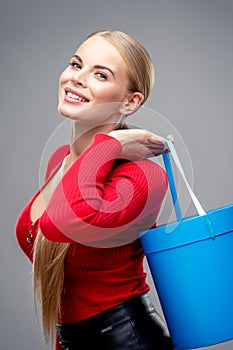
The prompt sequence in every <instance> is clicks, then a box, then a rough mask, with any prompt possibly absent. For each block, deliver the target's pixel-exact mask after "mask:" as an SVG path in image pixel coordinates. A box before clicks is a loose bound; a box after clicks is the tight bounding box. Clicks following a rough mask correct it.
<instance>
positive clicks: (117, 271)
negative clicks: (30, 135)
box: [16, 134, 167, 349]
mask: <svg viewBox="0 0 233 350" xmlns="http://www.w3.org/2000/svg"><path fill="white" fill-rule="evenodd" d="M68 153H69V146H62V147H61V148H59V149H57V150H56V151H55V152H54V153H53V154H52V156H51V157H50V159H49V162H48V167H47V174H46V178H45V184H44V185H43V187H42V189H43V188H44V186H45V185H46V184H47V183H48V181H49V180H50V179H51V178H52V177H53V175H54V174H55V173H56V171H57V170H58V169H59V168H60V166H61V163H62V161H63V159H64V157H65V156H66V155H67V154H68ZM120 156H121V144H120V142H118V141H117V140H116V139H115V138H113V137H110V136H108V135H104V134H98V135H96V136H95V138H94V141H93V143H92V144H91V145H90V146H89V147H88V149H87V150H86V151H85V152H84V153H83V154H82V155H81V156H80V157H79V158H78V159H77V160H76V161H75V162H74V163H73V165H72V166H71V167H70V168H69V169H68V171H67V172H66V173H65V174H64V176H63V177H62V178H61V180H60V181H59V183H58V185H57V186H56V188H55V190H54V192H53V193H52V196H51V198H50V200H49V203H48V205H47V207H46V210H45V211H44V213H43V214H42V216H41V217H40V219H39V220H37V221H36V222H35V223H32V221H31V217H30V210H31V205H32V203H33V200H34V199H35V198H36V196H37V195H38V194H39V193H40V191H41V190H42V189H40V190H39V191H38V192H37V193H36V195H35V196H34V197H33V198H32V199H31V200H30V202H29V203H28V204H27V205H26V207H25V208H24V209H23V211H22V212H21V214H20V216H19V218H18V220H17V223H16V235H17V239H18V242H19V244H20V246H21V248H22V249H23V251H24V252H25V254H26V255H27V256H28V257H29V259H30V260H32V248H33V242H34V239H35V235H36V232H37V231H38V227H39V226H40V228H41V230H42V233H43V235H44V236H45V237H46V238H47V239H48V240H51V241H55V242H70V243H71V245H70V248H69V251H68V253H67V257H66V261H65V278H64V288H63V293H62V296H61V317H60V320H59V322H60V323H72V322H78V321H80V320H83V319H85V318H88V317H90V316H93V315H95V314H97V313H99V312H102V311H104V310H106V309H108V308H111V307H113V306H115V305H117V304H119V303H122V302H124V301H125V300H127V299H129V298H131V297H134V296H137V295H140V294H142V293H145V292H147V291H148V290H149V286H148V285H147V284H146V281H145V279H146V274H145V273H144V271H143V257H144V254H143V252H142V249H141V246H140V242H139V240H138V239H137V234H138V233H139V232H141V231H144V230H147V229H148V228H150V227H152V226H154V225H155V220H156V218H157V215H158V212H159V210H160V207H161V203H162V200H163V198H164V196H165V193H166V190H167V176H166V174H165V172H164V170H163V169H162V168H161V167H160V166H159V165H157V164H155V163H154V162H152V161H150V160H141V161H137V162H129V161H124V160H122V159H120ZM33 224H34V226H33ZM32 226H33V227H32ZM31 227H32V235H33V237H32V242H27V236H28V234H29V232H30V229H31ZM57 349H59V347H57Z"/></svg>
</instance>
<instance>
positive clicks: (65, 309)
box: [16, 31, 173, 350]
mask: <svg viewBox="0 0 233 350" xmlns="http://www.w3.org/2000/svg"><path fill="white" fill-rule="evenodd" d="M153 80H154V70H153V64H152V62H151V59H150V57H149V55H148V53H147V51H146V50H145V49H144V48H143V47H142V46H141V45H140V44H139V43H138V42H137V41H135V40H134V39H132V38H131V37H130V36H128V35H127V34H125V33H122V32H118V31H100V32H96V33H93V34H91V35H90V36H89V37H88V38H87V39H86V40H85V41H84V42H83V43H82V45H81V46H80V47H79V48H78V50H77V51H76V52H75V54H74V55H73V56H72V58H71V61H70V64H69V66H68V67H67V68H66V69H65V71H64V72H63V73H62V74H61V76H60V81H59V104H58V111H59V113H60V114H61V115H63V116H64V117H66V118H69V119H70V120H71V121H72V133H71V141H70V145H69V146H68V145H65V146H62V147H60V148H59V149H57V150H56V151H55V152H54V153H53V154H52V156H51V157H50V159H49V162H48V167H47V173H46V177H45V183H44V185H43V186H42V188H41V189H40V190H39V191H38V192H37V193H36V194H35V196H34V197H33V198H32V199H31V200H30V202H29V203H28V204H27V205H26V207H25V208H24V210H23V211H22V213H21V214H20V216H19V218H18V221H17V225H16V233H17V238H18V241H19V244H20V246H21V247H22V249H23V250H24V252H25V253H26V254H27V256H28V257H29V258H30V260H31V261H32V262H33V272H34V294H35V300H36V302H37V303H38V304H39V305H40V308H41V313H42V322H43V331H44V336H45V341H46V343H47V344H52V343H53V340H54V338H55V336H56V349H57V350H58V349H59V350H61V349H67V350H76V349H101V350H104V349H109V350H110V349H111V350H122V349H134V350H137V349H163V350H165V349H168V350H169V349H173V346H172V342H171V340H170V337H169V335H168V333H167V330H166V328H165V327H164V325H163V324H162V322H161V320H160V318H159V316H158V314H157V313H156V311H155V309H154V307H153V306H152V305H151V304H150V302H149V299H148V296H147V292H148V291H149V286H148V285H147V283H146V280H145V279H146V274H145V273H144V271H143V258H144V254H143V252H142V249H141V246H140V243H139V240H138V239H137V235H138V233H139V232H141V231H143V230H146V229H148V228H150V227H152V226H154V225H155V221H156V217H157V215H158V213H159V210H160V207H161V203H162V201H163V198H164V196H165V193H166V190H167V178H166V175H165V173H164V171H163V169H161V168H160V167H159V166H158V165H157V164H155V163H154V162H151V161H150V160H148V159H146V158H148V157H150V156H151V155H159V154H161V153H163V152H165V151H166V142H165V139H164V138H162V137H159V136H157V135H154V134H152V133H151V132H149V131H146V130H141V129H129V128H127V127H126V126H125V124H124V118H125V116H127V115H129V114H131V113H133V112H135V111H136V110H137V109H138V108H139V107H140V106H141V105H142V104H143V103H144V102H145V101H146V100H147V98H148V96H149V94H150V92H151V89H152V86H153Z"/></svg>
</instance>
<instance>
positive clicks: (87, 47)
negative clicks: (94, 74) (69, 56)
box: [76, 35, 126, 70]
mask: <svg viewBox="0 0 233 350" xmlns="http://www.w3.org/2000/svg"><path fill="white" fill-rule="evenodd" d="M76 53H77V54H78V55H79V56H80V57H81V59H82V60H83V63H84V64H85V63H87V64H93V65H98V64H100V65H107V66H109V65H110V66H111V67H115V68H118V66H121V67H122V68H124V69H125V70H126V64H125V62H124V60H123V58H122V57H121V55H120V53H119V52H118V50H117V49H116V48H115V47H114V46H113V45H112V44H110V43H109V42H108V41H107V40H105V39H104V38H102V37H101V36H98V35H96V36H93V37H91V38H89V39H87V40H86V41H84V42H83V43H82V44H81V45H80V46H79V48H78V49H77V51H76Z"/></svg>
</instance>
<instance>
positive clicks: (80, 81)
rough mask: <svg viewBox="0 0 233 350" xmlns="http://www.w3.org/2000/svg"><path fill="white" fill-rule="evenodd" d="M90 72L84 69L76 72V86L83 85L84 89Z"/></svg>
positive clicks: (74, 75)
mask: <svg viewBox="0 0 233 350" xmlns="http://www.w3.org/2000/svg"><path fill="white" fill-rule="evenodd" d="M87 77H88V72H87V71H86V70H84V69H80V70H79V71H76V72H74V74H73V75H72V79H71V80H72V81H73V83H74V84H75V85H81V86H83V87H86V86H87Z"/></svg>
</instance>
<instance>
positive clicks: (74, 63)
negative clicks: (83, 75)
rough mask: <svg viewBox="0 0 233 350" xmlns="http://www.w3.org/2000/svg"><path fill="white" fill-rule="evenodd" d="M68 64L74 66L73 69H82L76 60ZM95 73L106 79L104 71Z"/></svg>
mask: <svg viewBox="0 0 233 350" xmlns="http://www.w3.org/2000/svg"><path fill="white" fill-rule="evenodd" d="M70 66H72V67H74V68H75V69H82V66H81V64H79V63H78V62H70ZM95 75H97V76H98V77H99V78H100V79H103V80H107V79H108V77H107V75H106V74H105V73H102V72H96V73H95Z"/></svg>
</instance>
